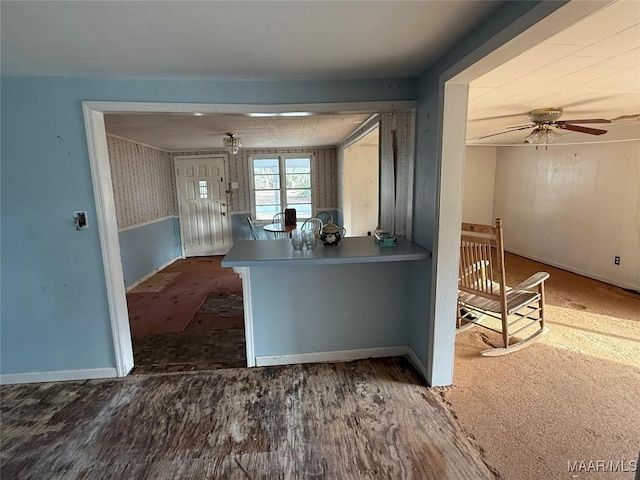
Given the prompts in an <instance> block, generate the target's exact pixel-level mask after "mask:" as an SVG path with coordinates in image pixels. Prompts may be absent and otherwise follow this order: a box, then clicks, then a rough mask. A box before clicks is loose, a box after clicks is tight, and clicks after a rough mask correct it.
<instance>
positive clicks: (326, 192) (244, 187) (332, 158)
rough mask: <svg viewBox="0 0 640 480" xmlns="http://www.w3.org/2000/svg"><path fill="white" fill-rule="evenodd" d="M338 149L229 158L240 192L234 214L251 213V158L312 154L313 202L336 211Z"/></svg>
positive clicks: (246, 153) (275, 150)
mask: <svg viewBox="0 0 640 480" xmlns="http://www.w3.org/2000/svg"><path fill="white" fill-rule="evenodd" d="M337 152H338V150H337V149H336V148H335V147H315V148H273V149H260V150H251V149H240V152H238V154H237V155H231V156H230V157H229V159H228V165H227V168H228V172H229V178H228V179H227V182H238V189H237V190H234V193H233V196H232V197H231V199H230V200H229V206H230V211H231V212H232V213H245V212H250V211H251V183H250V182H251V177H250V174H251V172H250V170H249V157H250V156H251V155H255V154H261V153H262V154H265V153H266V154H279V153H311V154H312V155H313V163H312V182H313V185H314V188H315V190H314V192H313V200H314V203H315V205H314V207H315V208H316V209H334V208H336V207H337V204H338V153H337ZM211 154H226V152H225V151H224V150H197V151H185V152H172V153H171V155H172V156H173V157H180V156H187V155H211Z"/></svg>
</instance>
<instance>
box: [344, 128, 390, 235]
mask: <svg viewBox="0 0 640 480" xmlns="http://www.w3.org/2000/svg"><path fill="white" fill-rule="evenodd" d="M379 145H380V134H379V128H377V127H376V128H375V129H373V130H372V131H371V132H369V133H367V134H366V135H365V136H363V137H362V138H360V139H358V140H357V141H356V142H354V143H353V144H351V145H349V146H348V147H346V148H345V149H344V154H343V155H344V163H343V171H342V179H341V180H342V205H341V207H342V212H343V219H344V228H345V230H346V232H347V233H346V234H347V235H348V236H352V237H361V236H366V235H372V232H373V231H374V230H375V229H376V228H377V226H378V225H379V212H380V206H379V198H380V195H379V185H380V174H379V170H380V149H379Z"/></svg>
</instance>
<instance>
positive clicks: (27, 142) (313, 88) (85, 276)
mask: <svg viewBox="0 0 640 480" xmlns="http://www.w3.org/2000/svg"><path fill="white" fill-rule="evenodd" d="M1 82H2V83H1V89H0V95H1V97H0V100H1V104H2V111H1V120H2V122H1V125H2V138H1V144H0V146H1V151H2V165H1V168H2V171H1V214H2V215H1V219H0V222H1V223H0V229H1V230H0V231H1V235H2V238H1V240H2V241H1V246H0V257H1V258H0V262H1V271H2V293H1V306H0V316H1V317H0V318H1V324H0V337H1V338H0V347H1V348H0V350H1V353H0V369H1V370H0V371H1V372H2V373H21V372H49V371H57V370H74V369H89V368H106V367H113V366H115V356H114V350H113V341H112V333H111V326H110V321H109V313H108V305H107V297H106V285H105V279H104V270H103V266H102V257H101V249H100V240H99V237H98V231H97V226H96V224H95V218H96V213H95V204H94V199H93V188H92V185H91V174H90V170H89V159H88V153H87V144H86V136H85V129H84V121H83V117H82V106H81V102H82V101H83V100H95V101H97V100H103V101H137V102H145V101H146V102H194V103H236V104H243V103H244V104H247V103H250V104H273V103H279V104H288V103H321V102H357V101H383V100H414V99H415V98H416V94H415V81H414V80H412V79H391V80H385V79H380V80H348V81H281V82H272V81H212V80H176V79H131V78H66V77H2V80H1ZM76 210H86V211H87V212H88V219H89V223H90V227H91V228H90V229H88V230H84V231H76V230H75V229H74V227H73V213H74V212H75V211H76Z"/></svg>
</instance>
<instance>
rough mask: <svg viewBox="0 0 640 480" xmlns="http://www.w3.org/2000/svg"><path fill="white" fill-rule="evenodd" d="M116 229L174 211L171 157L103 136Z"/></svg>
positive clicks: (174, 197)
mask: <svg viewBox="0 0 640 480" xmlns="http://www.w3.org/2000/svg"><path fill="white" fill-rule="evenodd" d="M107 148H108V150H109V162H110V167H111V182H112V184H113V196H114V200H115V206H116V218H117V220H118V228H124V227H129V226H132V225H137V224H140V223H145V222H150V221H152V220H156V219H158V218H163V217H167V216H170V215H177V214H178V202H177V197H176V182H175V173H174V169H173V156H172V155H171V154H170V153H169V152H165V151H163V150H158V149H155V148H151V147H148V146H145V145H140V144H138V143H135V142H131V141H128V140H124V139H121V138H118V137H114V136H112V135H107Z"/></svg>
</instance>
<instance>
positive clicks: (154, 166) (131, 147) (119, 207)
mask: <svg viewBox="0 0 640 480" xmlns="http://www.w3.org/2000/svg"><path fill="white" fill-rule="evenodd" d="M107 147H108V150H109V161H110V166H111V181H112V183H113V194H114V200H115V206H116V217H117V220H118V228H120V229H122V228H125V227H130V226H133V225H137V224H141V223H145V222H150V221H153V220H156V219H159V218H163V217H167V216H169V215H177V214H178V200H177V194H176V181H175V170H174V157H178V156H188V155H211V154H226V152H225V151H224V150H206V151H184V152H166V151H163V150H159V149H156V148H152V147H149V146H146V145H141V144H139V143H136V142H132V141H129V140H125V139H123V138H120V137H116V136H113V135H107ZM260 153H268V154H269V153H273V154H278V153H311V154H312V155H313V163H312V165H313V166H312V177H313V180H312V181H313V185H314V187H315V190H314V193H313V200H314V204H315V205H314V207H315V208H316V209H335V208H337V203H338V174H337V171H338V159H337V158H338V157H337V149H336V148H334V147H316V148H279V149H260V150H246V149H245V150H242V149H241V150H240V152H239V153H238V154H237V155H232V156H230V158H229V159H228V160H227V162H228V164H227V168H228V172H229V178H228V179H227V181H228V182H238V189H237V190H233V195H232V196H231V198H230V200H229V210H230V212H231V213H245V212H250V211H251V191H250V177H249V175H250V171H249V156H250V155H254V154H260Z"/></svg>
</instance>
